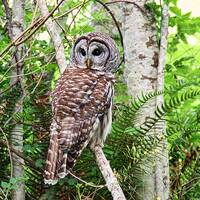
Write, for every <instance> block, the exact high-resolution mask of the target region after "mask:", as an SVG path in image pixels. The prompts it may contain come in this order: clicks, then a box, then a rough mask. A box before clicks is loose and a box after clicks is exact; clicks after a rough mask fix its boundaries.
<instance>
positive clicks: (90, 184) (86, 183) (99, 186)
mask: <svg viewBox="0 0 200 200" xmlns="http://www.w3.org/2000/svg"><path fill="white" fill-rule="evenodd" d="M67 172H68V173H69V174H70V175H71V176H72V177H74V178H75V179H77V180H78V181H80V182H82V183H84V184H85V185H88V186H91V187H94V188H103V187H105V185H95V184H93V183H88V182H86V181H84V180H83V179H81V178H79V177H78V176H76V175H74V174H73V173H72V172H70V171H67Z"/></svg>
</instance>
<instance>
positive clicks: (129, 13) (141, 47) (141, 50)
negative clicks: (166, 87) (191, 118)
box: [122, 0, 169, 200]
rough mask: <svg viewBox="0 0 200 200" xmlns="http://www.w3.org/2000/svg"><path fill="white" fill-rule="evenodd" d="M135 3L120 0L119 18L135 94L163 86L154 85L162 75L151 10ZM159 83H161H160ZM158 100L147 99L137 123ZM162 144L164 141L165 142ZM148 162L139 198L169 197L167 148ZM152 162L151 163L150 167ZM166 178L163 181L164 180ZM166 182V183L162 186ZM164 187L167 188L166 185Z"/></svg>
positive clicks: (127, 75)
mask: <svg viewBox="0 0 200 200" xmlns="http://www.w3.org/2000/svg"><path fill="white" fill-rule="evenodd" d="M134 2H135V3H136V4H137V6H136V5H130V4H124V6H123V11H124V19H123V22H122V27H123V39H124V51H125V72H124V76H125V79H126V81H127V85H128V91H129V94H130V95H132V96H133V97H135V98H137V97H138V96H140V95H141V94H142V93H144V94H146V93H148V92H152V91H155V90H157V89H163V88H161V87H157V86H158V81H162V82H163V79H164V76H162V77H159V78H158V61H159V59H158V57H159V48H158V42H157V40H156V34H157V30H156V24H155V21H154V19H153V17H152V15H153V13H150V12H149V11H147V10H145V7H144V4H145V2H146V1H145V0H140V1H139V0H138V1H134ZM162 87H163V85H162ZM158 102H159V103H162V102H163V99H162V98H160V100H159V101H157V100H156V99H155V100H153V101H151V102H149V103H148V104H147V105H146V106H145V108H143V110H142V112H141V114H140V115H139V116H138V124H141V123H143V122H144V121H145V119H146V117H149V116H154V111H155V108H156V106H157V104H158ZM163 130H164V124H162V128H161V127H160V129H159V130H154V134H156V135H158V134H159V135H160V134H162V131H163ZM165 148H166V145H165ZM159 155H160V157H159V158H157V157H158V156H155V157H154V159H153V163H152V161H151V162H150V163H149V164H148V171H149V172H150V174H146V173H144V176H143V188H142V191H139V194H140V195H141V193H142V195H141V196H142V199H145V200H152V199H162V200H166V199H168V198H169V191H166V190H169V187H168V184H169V183H168V182H167V181H168V179H169V174H168V160H167V159H166V158H168V152H167V151H166V149H164V148H163V151H162V152H161V153H160V154H159ZM154 164H155V167H153V166H154ZM166 182H167V183H166ZM166 185H167V187H166ZM166 188H167V189H166Z"/></svg>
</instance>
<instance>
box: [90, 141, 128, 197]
mask: <svg viewBox="0 0 200 200" xmlns="http://www.w3.org/2000/svg"><path fill="white" fill-rule="evenodd" d="M92 150H93V151H94V154H95V156H96V161H97V164H98V166H99V169H100V171H101V173H102V175H103V177H104V179H105V181H106V186H107V187H108V190H109V191H110V192H111V194H112V197H113V200H125V199H126V197H125V196H124V193H123V191H122V189H121V187H120V185H119V183H118V181H117V179H116V177H115V175H114V173H113V171H112V169H111V167H110V164H109V162H108V160H107V159H106V157H105V155H104V153H103V150H102V148H101V146H98V145H96V146H95V147H94V148H92Z"/></svg>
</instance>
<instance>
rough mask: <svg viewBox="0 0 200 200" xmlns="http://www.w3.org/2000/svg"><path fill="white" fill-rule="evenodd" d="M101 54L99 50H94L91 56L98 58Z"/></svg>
mask: <svg viewBox="0 0 200 200" xmlns="http://www.w3.org/2000/svg"><path fill="white" fill-rule="evenodd" d="M101 53H102V51H101V50H100V49H95V50H94V51H93V52H92V55H93V56H99V55H100V54H101Z"/></svg>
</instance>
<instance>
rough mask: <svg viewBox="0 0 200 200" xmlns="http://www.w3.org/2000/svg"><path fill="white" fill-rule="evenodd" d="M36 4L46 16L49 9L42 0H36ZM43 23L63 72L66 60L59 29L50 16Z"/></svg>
mask: <svg viewBox="0 0 200 200" xmlns="http://www.w3.org/2000/svg"><path fill="white" fill-rule="evenodd" d="M61 2H63V1H60V3H61ZM38 6H39V9H40V12H41V14H42V16H43V17H46V16H47V15H49V10H48V8H47V5H46V2H45V1H44V0H38ZM45 25H46V27H47V30H48V32H49V34H50V36H51V38H52V40H53V44H54V48H55V51H56V60H57V63H58V66H59V69H60V72H61V73H63V72H64V70H65V68H66V67H67V61H66V59H65V51H64V45H63V43H62V39H61V37H60V35H59V30H58V29H57V26H56V24H55V22H53V21H52V19H51V18H49V19H48V20H47V21H46V22H45Z"/></svg>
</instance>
